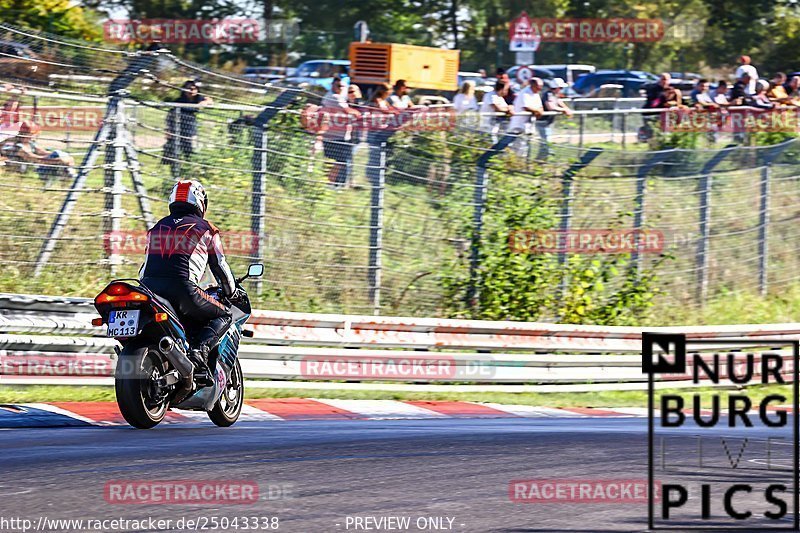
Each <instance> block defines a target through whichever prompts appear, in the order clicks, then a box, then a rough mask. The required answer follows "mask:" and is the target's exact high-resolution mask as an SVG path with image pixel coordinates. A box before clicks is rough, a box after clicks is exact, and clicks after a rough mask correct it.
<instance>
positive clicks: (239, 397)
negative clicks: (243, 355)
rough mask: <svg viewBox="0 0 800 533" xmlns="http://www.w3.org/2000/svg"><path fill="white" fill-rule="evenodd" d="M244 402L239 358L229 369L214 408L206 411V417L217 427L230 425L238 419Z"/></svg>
mask: <svg viewBox="0 0 800 533" xmlns="http://www.w3.org/2000/svg"><path fill="white" fill-rule="evenodd" d="M243 404H244V379H242V365H240V364H239V359H236V363H235V364H234V365H233V368H232V369H231V375H230V377H229V379H228V383H227V385H226V386H225V390H224V391H223V392H222V396H220V397H219V400H217V403H216V404H215V405H214V408H213V409H212V410H211V411H209V412H208V418H210V419H211V421H212V422H214V423H215V424H216V425H218V426H219V427H223V428H226V427H228V426H232V425H233V424H234V422H236V421H237V420H239V415H240V414H241V412H242V405H243Z"/></svg>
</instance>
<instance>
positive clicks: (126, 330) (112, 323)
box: [108, 310, 139, 337]
mask: <svg viewBox="0 0 800 533" xmlns="http://www.w3.org/2000/svg"><path fill="white" fill-rule="evenodd" d="M138 328H139V311H138V310H136V311H111V313H110V314H109V315H108V336H109V337H133V336H135V335H136V331H137V330H138Z"/></svg>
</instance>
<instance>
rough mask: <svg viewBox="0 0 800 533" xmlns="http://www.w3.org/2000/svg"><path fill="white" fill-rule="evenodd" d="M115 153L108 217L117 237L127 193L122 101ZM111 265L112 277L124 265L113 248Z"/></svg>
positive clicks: (118, 116) (110, 259)
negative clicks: (124, 197) (125, 186)
mask: <svg viewBox="0 0 800 533" xmlns="http://www.w3.org/2000/svg"><path fill="white" fill-rule="evenodd" d="M113 151H114V159H113V163H112V171H113V176H112V177H113V180H112V188H111V192H110V194H111V198H110V200H111V202H110V205H111V211H110V212H109V213H108V216H109V218H110V222H111V233H112V234H114V235H117V234H119V231H120V226H121V221H122V218H124V217H125V210H124V209H123V208H122V195H123V193H124V192H125V189H124V188H123V185H122V173H123V172H124V171H125V106H124V104H123V103H122V102H121V101H120V103H119V105H118V106H117V114H116V116H115V117H114V141H113ZM106 194H108V193H106ZM106 198H107V199H106V203H107V204H108V203H109V202H108V196H107V197H106ZM109 263H110V264H111V275H112V276H115V275H116V274H117V267H118V266H119V265H120V264H121V263H122V260H121V258H120V257H119V254H118V253H117V252H116V251H115V249H114V248H111V256H110V257H109Z"/></svg>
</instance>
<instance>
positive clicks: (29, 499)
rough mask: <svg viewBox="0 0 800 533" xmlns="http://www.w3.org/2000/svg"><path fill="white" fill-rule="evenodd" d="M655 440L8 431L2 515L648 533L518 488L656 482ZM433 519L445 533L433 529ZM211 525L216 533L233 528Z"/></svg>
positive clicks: (246, 427) (441, 433)
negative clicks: (169, 483) (175, 486)
mask: <svg viewBox="0 0 800 533" xmlns="http://www.w3.org/2000/svg"><path fill="white" fill-rule="evenodd" d="M646 428H647V424H646V419H643V418H606V419H601V418H600V419H501V420H497V419H448V420H392V421H375V420H369V421H308V422H300V421H298V422H249V423H248V422H245V423H240V424H237V425H235V426H233V427H232V428H228V429H219V428H214V427H209V426H208V425H195V426H183V427H181V426H176V425H172V426H170V425H165V426H161V427H159V428H156V429H155V430H150V431H137V430H133V429H129V428H127V427H65V428H53V429H7V430H2V431H0V471H2V472H3V476H2V480H0V507H1V508H2V513H0V515H1V516H2V517H5V518H9V517H18V518H28V519H31V520H33V521H34V523H36V521H37V520H38V519H39V517H40V516H46V517H47V518H48V519H54V518H74V519H113V518H127V519H132V520H142V519H145V518H150V517H152V518H153V519H156V520H157V519H171V520H173V524H174V523H175V521H176V520H179V519H181V518H184V520H190V519H193V520H204V521H205V520H209V518H210V517H216V518H217V519H219V518H220V517H228V518H229V519H231V520H232V519H233V518H234V517H237V516H239V517H245V516H247V517H255V516H258V517H265V518H266V517H278V519H279V521H280V522H279V524H280V525H279V528H278V530H279V531H292V532H295V531H296V532H317V531H319V532H327V531H400V530H410V531H420V530H422V531H440V530H451V531H643V530H646V524H647V523H646V516H647V506H646V504H644V503H625V504H621V503H604V504H598V503H590V504H586V503H566V504H565V503H546V504H541V503H514V502H512V501H511V500H510V496H509V483H510V481H512V480H519V479H545V478H560V479H638V480H646V479H647V469H646V465H647V438H646ZM757 430H758V429H756V431H757ZM750 431H751V433H749V435H750V436H751V437H752V436H753V433H752V431H753V430H750ZM787 436H788V433H787ZM681 442H684V444H678V445H672V444H670V445H669V446H670V447H671V448H670V451H669V454H671V455H670V457H674V456H676V455H677V454H676V450H679V452H678V453H682V452H688V451H690V450H693V449H694V446H695V445H694V443H693V442H691V439H689V440H684V441H681ZM676 446H678V448H676ZM738 446H739V445H738V444H737V445H736V448H737V449H738ZM779 452H780V450H777V449H776V451H773V452H771V454H772V461H773V462H774V463H775V464H779V463H780V462H781V461H782V460H785V459H786V458H785V457H784V458H781V457H780V453H779ZM756 455H757V450H756V448H754V447H753V446H752V445H751V446H750V448H748V449H747V451H746V453H744V454H743V457H744V458H743V460H742V463H746V464H749V465H751V466H754V467H757V466H758V465H757V463H758V461H759V459H758V458H756V459H753V457H755V456H756ZM761 455H763V453H762V454H761ZM761 460H762V462H763V458H762V459H761ZM710 462H713V461H710ZM120 480H248V481H251V482H256V483H257V484H258V487H259V491H260V494H259V501H257V502H255V503H249V504H239V505H229V504H223V505H220V504H214V505H213V506H203V505H196V504H194V505H192V504H185V503H184V504H174V503H162V504H148V505H142V504H120V503H117V502H113V503H109V501H108V499H107V498H105V497H104V494H105V492H104V490H105V487H106V484H107V483H108V482H116V481H120ZM690 501H692V500H691V499H690ZM204 517H205V518H204ZM356 517H361V518H364V517H373V519H376V520H377V519H379V518H381V517H409V518H410V524H411V526H410V527H408V528H407V529H398V528H397V525H396V524H397V523H394V522H383V523H382V524H383V525H384V526H387V525H388V526H392V527H382V528H381V527H378V526H376V524H377V523H376V522H370V521H367V522H364V521H361V522H357V521H356ZM431 517H433V518H439V519H440V522H436V521H430V522H426V521H425V520H426V519H428V518H431ZM420 519H422V520H423V521H422V522H419V526H422V527H418V525H417V523H418V522H417V521H418V520H420ZM448 519H452V522H449V520H448ZM204 523H206V528H205V530H207V531H214V530H221V529H222V528H221V526H220V527H218V528H217V529H214V528H212V527H211V525H210V524H211V522H204ZM426 524H427V527H426ZM437 524H438V526H437ZM448 524H450V525H449V526H448ZM787 524H789V523H788V522H787ZM184 525H185V522H184ZM359 526H360V527H359ZM436 527H440V528H443V529H436ZM448 527H449V529H448ZM198 529H201V530H202V529H203V528H201V527H198ZM228 529H229V530H234V529H233V528H232V527H229V528H228ZM239 529H243V528H242V527H241V524H240V525H239ZM5 530H6V529H4V531H5ZM7 530H9V531H12V530H13V529H7ZM142 530H146V531H158V530H162V531H164V530H166V531H183V530H186V528H185V527H184V528H179V527H177V526H175V527H172V528H169V529H157V528H154V529H144V528H143V529H142ZM251 530H252V529H251Z"/></svg>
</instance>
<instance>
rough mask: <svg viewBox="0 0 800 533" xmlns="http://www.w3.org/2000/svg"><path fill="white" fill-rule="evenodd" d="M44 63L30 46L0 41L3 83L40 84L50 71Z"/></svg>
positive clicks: (0, 74)
mask: <svg viewBox="0 0 800 533" xmlns="http://www.w3.org/2000/svg"><path fill="white" fill-rule="evenodd" d="M52 70H53V69H52V67H51V66H50V65H49V64H48V63H47V62H46V61H40V58H39V55H38V54H37V53H36V52H34V51H33V50H31V48H30V46H28V45H26V44H22V43H17V42H14V41H0V78H2V79H3V80H4V81H5V80H8V81H18V82H22V83H39V84H40V83H42V82H45V81H47V77H48V75H49V74H50V72H51V71H52Z"/></svg>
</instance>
